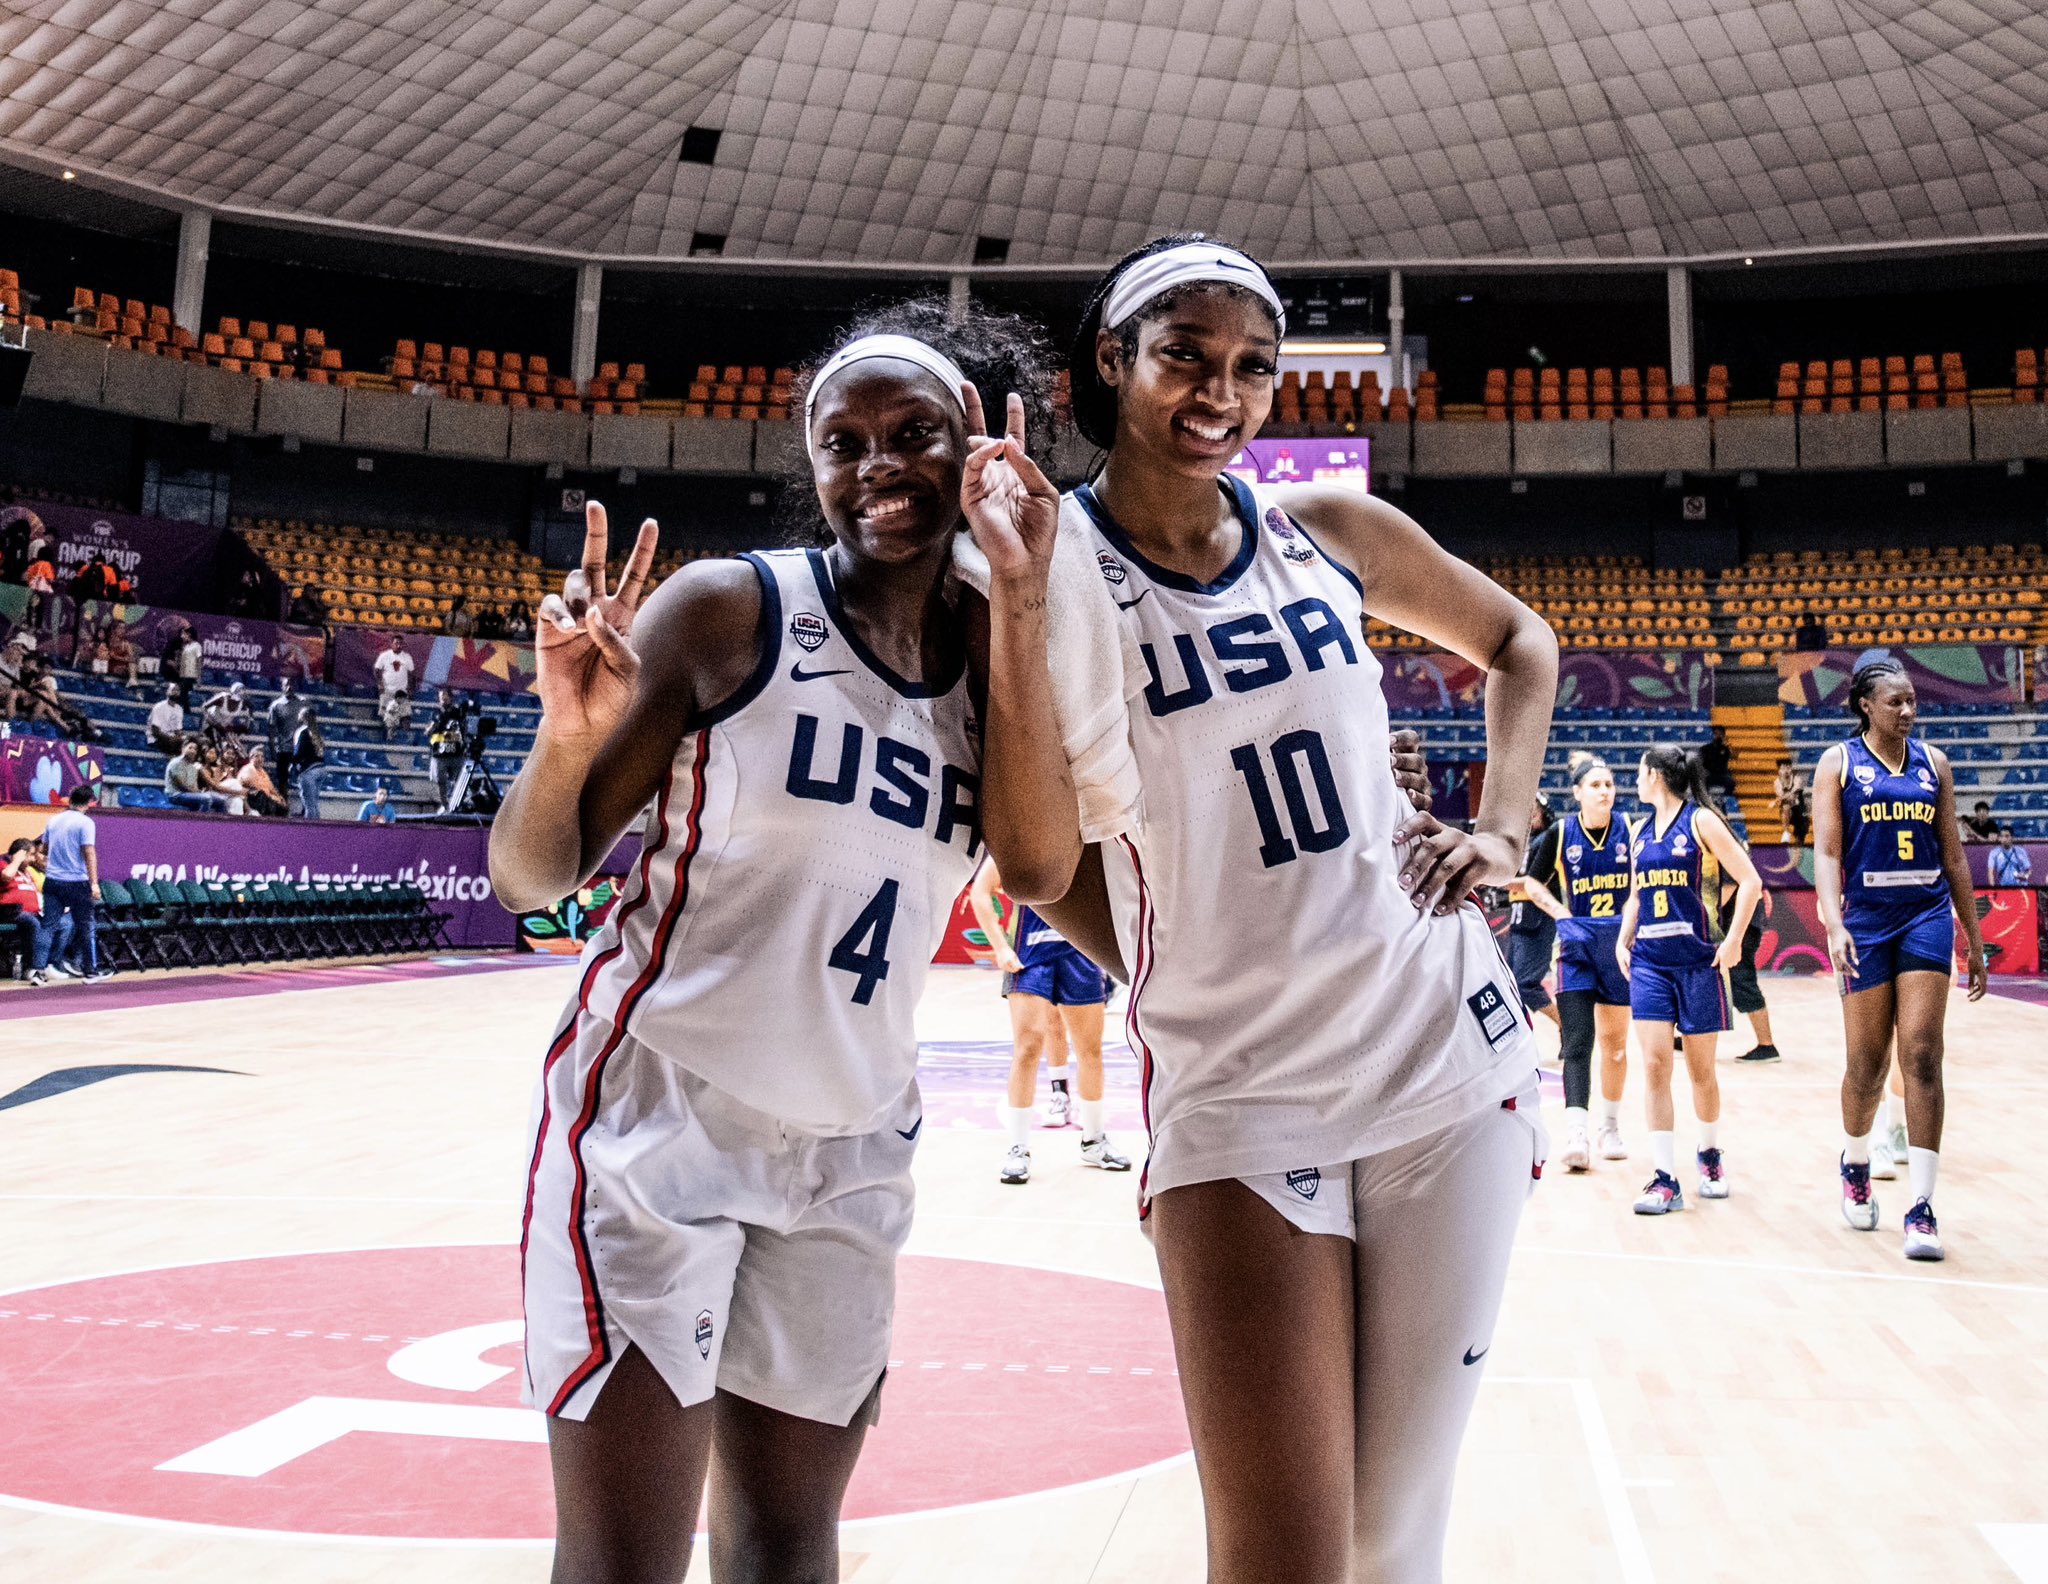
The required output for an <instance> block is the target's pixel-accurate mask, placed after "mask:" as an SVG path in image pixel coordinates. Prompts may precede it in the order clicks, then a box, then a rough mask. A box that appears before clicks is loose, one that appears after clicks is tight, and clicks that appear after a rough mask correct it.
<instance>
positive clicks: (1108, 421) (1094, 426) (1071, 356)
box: [1067, 231, 1273, 451]
mask: <svg viewBox="0 0 2048 1584" xmlns="http://www.w3.org/2000/svg"><path fill="white" fill-rule="evenodd" d="M1219 241H1220V239H1219V238H1217V237H1212V236H1209V235H1207V234H1206V233H1204V232H1201V231H1181V232H1176V233H1175V234H1174V235H1172V236H1163V237H1154V238H1153V239H1152V240H1151V241H1150V242H1147V243H1146V244H1145V245H1144V246H1143V247H1140V248H1133V249H1132V250H1131V251H1130V252H1128V253H1126V254H1125V255H1124V256H1123V257H1122V258H1120V259H1118V260H1117V261H1116V264H1115V266H1114V267H1113V268H1112V269H1111V270H1110V272H1109V273H1108V274H1107V275H1105V276H1103V277H1102V279H1101V280H1099V281H1097V282H1096V284H1095V290H1094V291H1093V292H1092V293H1090V294H1089V297H1088V306H1087V307H1086V308H1085V309H1083V310H1082V313H1081V324H1080V328H1079V329H1077V330H1076V331H1075V332H1074V339H1073V341H1072V342H1071V343H1069V345H1068V347H1067V378H1068V382H1069V384H1070V386H1071V396H1072V401H1073V407H1074V427H1075V428H1076V429H1078V430H1079V431H1080V432H1081V436H1082V438H1083V439H1085V440H1087V441H1088V442H1089V443H1090V444H1091V445H1096V446H1100V447H1101V448H1102V449H1103V450H1105V451H1107V450H1108V449H1109V447H1110V445H1111V443H1112V442H1113V441H1115V439H1116V387H1115V386H1113V385H1110V384H1107V383H1105V382H1104V380H1103V378H1102V372H1101V370H1100V369H1098V368H1097V367H1096V366H1095V341H1096V337H1097V336H1098V335H1099V334H1100V333H1101V331H1102V310H1103V308H1104V306H1105V305H1107V303H1108V302H1109V294H1110V293H1111V292H1112V291H1114V290H1115V289H1116V283H1117V280H1118V278H1119V277H1120V276H1121V275H1122V274H1123V273H1124V271H1125V270H1127V269H1129V268H1130V267H1131V266H1132V265H1133V264H1135V263H1137V262H1138V261H1139V260H1140V259H1146V258H1150V257H1151V256H1152V255H1153V254H1154V253H1164V252H1165V251H1166V250H1167V249H1169V248H1177V247H1185V246H1186V245H1187V244H1189V243H1190V242H1219ZM1221 245H1222V246H1224V247H1228V248H1231V249H1232V251H1234V252H1242V251H1243V250H1242V249H1241V248H1238V247H1236V245H1235V244H1233V243H1228V242H1223V243H1221ZM1245 256H1246V257H1247V258H1250V257H1251V255H1250V254H1246V255H1245ZM1252 262H1253V263H1254V264H1258V260H1257V259H1252ZM1259 272H1260V273H1261V274H1264V273H1265V266H1264V265H1263V264H1259ZM1271 278H1272V277H1271V276H1268V277H1267V279H1268V280H1270V279H1271ZM1203 291H1220V292H1223V293H1225V294H1226V295H1228V296H1231V297H1234V298H1236V299H1237V300H1238V301H1240V302H1247V303H1252V304H1255V305H1256V306H1257V307H1258V310H1259V312H1261V313H1262V314H1264V315H1266V317H1267V318H1268V319H1271V318H1272V315H1273V309H1272V305H1271V304H1269V303H1268V302H1266V301H1265V299H1264V298H1262V297H1260V296H1259V295H1258V294H1257V293H1255V292H1250V291H1247V290H1245V288H1244V287H1242V286H1233V285H1231V284H1230V283H1229V282H1228V281H1190V282H1189V283H1188V284H1187V285H1185V286H1176V287H1173V288H1172V289H1171V290H1169V291H1163V292H1161V293H1160V294H1159V295H1158V296H1157V297H1154V298H1153V299H1152V300H1151V301H1150V302H1148V303H1146V304H1145V306H1144V307H1143V308H1141V309H1139V310H1138V312H1136V313H1135V314H1133V315H1132V316H1131V317H1130V318H1129V319H1127V320H1125V321H1124V323H1123V324H1122V325H1121V326H1120V327H1119V328H1118V331H1117V345H1118V350H1119V352H1120V354H1121V356H1122V359H1123V362H1124V363H1125V364H1126V365H1129V364H1130V363H1131V362H1132V361H1134V360H1135V359H1136V357H1137V355H1138V326H1139V325H1141V324H1143V323H1144V322H1145V321H1146V320H1147V319H1150V318H1153V317H1155V316H1156V315H1159V314H1163V313H1170V312H1171V311H1172V310H1173V309H1174V308H1176V307H1177V306H1179V305H1180V304H1181V303H1183V302H1185V301H1186V300H1187V299H1188V297H1189V296H1191V295H1192V294H1193V293H1195V292H1203Z"/></svg>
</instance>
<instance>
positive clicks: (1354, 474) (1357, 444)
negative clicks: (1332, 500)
mask: <svg viewBox="0 0 2048 1584" xmlns="http://www.w3.org/2000/svg"><path fill="white" fill-rule="evenodd" d="M1226 471H1228V472H1231V473H1234V474H1236V475H1237V476H1238V477H1239V478H1241V479H1243V480H1244V481H1245V482H1246V483H1247V484H1306V483H1309V482H1310V481H1311V480H1318V479H1335V480H1339V481H1341V482H1343V483H1346V484H1350V485H1353V486H1355V487H1357V488H1358V489H1370V488H1371V487H1372V442H1371V441H1370V440H1368V439H1367V438H1366V437H1365V436H1364V435H1329V436H1323V437H1316V438H1310V437H1307V436H1297V437H1293V438H1289V439H1285V440H1254V441H1252V442H1251V443H1250V444H1249V445H1247V446H1246V447H1245V448H1244V449H1243V450H1242V451H1240V452H1238V454H1237V459H1236V460H1235V461H1234V462H1232V463H1231V464H1230V466H1229V468H1228V469H1227V470H1226Z"/></svg>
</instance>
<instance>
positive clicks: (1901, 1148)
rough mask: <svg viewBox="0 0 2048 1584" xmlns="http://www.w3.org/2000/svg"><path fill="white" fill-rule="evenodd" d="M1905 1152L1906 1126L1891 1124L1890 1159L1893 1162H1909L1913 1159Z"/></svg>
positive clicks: (1899, 1123)
mask: <svg viewBox="0 0 2048 1584" xmlns="http://www.w3.org/2000/svg"><path fill="white" fill-rule="evenodd" d="M1906 1150H1907V1143H1906V1124H1905V1123H1903V1122H1894V1123H1893V1124H1892V1159H1893V1160H1895V1161H1903V1160H1911V1159H1912V1158H1913V1157H1912V1156H1911V1155H1909V1154H1907V1153H1906Z"/></svg>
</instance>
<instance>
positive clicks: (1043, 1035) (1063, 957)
mask: <svg viewBox="0 0 2048 1584" xmlns="http://www.w3.org/2000/svg"><path fill="white" fill-rule="evenodd" d="M1002 884H1003V877H1002V875H1001V874H1000V873H999V872H998V871H997V869H996V865H995V860H994V859H993V858H988V859H984V860H983V861H982V865H981V868H980V869H979V870H977V871H976V872H975V876H974V885H973V887H972V889H970V890H969V892H968V894H967V900H968V903H969V905H970V906H971V907H972V908H973V909H974V916H975V918H976V920H977V921H979V923H980V924H981V928H982V933H983V934H985V935H987V936H988V938H989V941H990V943H991V944H992V945H994V947H995V948H996V966H997V967H999V968H1001V969H1002V970H1003V995H1004V996H1005V997H1006V998H1007V999H1008V1001H1009V1004H1010V1028H1011V1033H1012V1041H1013V1043H1012V1056H1011V1059H1010V1085H1009V1089H1008V1092H1007V1093H1006V1094H1005V1095H1004V1097H1003V1106H1002V1119H1003V1132H1004V1134H1005V1135H1006V1136H1007V1138H1008V1140H1009V1142H1008V1146H1007V1148H1006V1149H1005V1151H1004V1154H1003V1168H1002V1181H1004V1182H1006V1183H1012V1184H1017V1183H1026V1182H1029V1181H1030V1180H1031V1142H1030V1141H1031V1117H1032V1110H1031V1103H1032V1100H1033V1099H1034V1098H1035V1097H1036V1094H1037V1089H1038V1062H1039V1058H1040V1056H1042V1055H1044V1054H1045V1053H1046V1051H1047V1050H1048V1048H1055V1049H1058V1048H1063V1049H1065V1050H1067V1051H1070V1052H1071V1053H1072V1055H1073V1057H1074V1067H1075V1071H1076V1073H1077V1076H1078V1080H1079V1083H1080V1089H1081V1092H1080V1095H1079V1096H1078V1098H1079V1101H1080V1112H1081V1118H1080V1120H1081V1164H1082V1165H1084V1166H1096V1167H1100V1168H1101V1169H1102V1170H1104V1171H1129V1170H1130V1169H1131V1161H1130V1157H1129V1156H1127V1155H1122V1154H1119V1153H1118V1152H1117V1150H1116V1148H1115V1146H1113V1145H1112V1144H1111V1143H1110V1141H1109V1132H1108V1130H1107V1129H1106V1128H1105V1126H1104V1125H1103V1110H1104V1101H1103V1098H1102V1023H1103V1012H1104V1009H1105V1008H1106V1007H1107V1006H1108V1005H1109V993H1110V985H1109V975H1108V974H1106V973H1104V972H1103V971H1102V970H1101V969H1100V968H1098V967H1096V966H1095V964H1094V963H1093V962H1091V961H1089V959H1088V958H1087V956H1086V955H1084V954H1083V953H1082V952H1081V951H1080V949H1079V948H1077V947H1075V946H1073V945H1072V944H1070V943H1069V942H1068V940H1067V938H1066V937H1065V936H1064V935H1062V934H1060V932H1059V931H1058V930H1056V929H1054V928H1053V927H1052V925H1050V924H1048V923H1047V922H1046V921H1045V920H1044V919H1042V918H1040V917H1039V916H1038V915H1037V914H1036V913H1034V912H1032V911H1031V909H1030V908H1028V907H1021V906H1020V907H1017V908H1016V911H1015V913H1014V915H1013V919H1012V928H1011V929H1009V930H1007V931H1006V930H1005V929H1004V928H1003V927H1002V921H1001V920H1000V919H999V918H998V917H997V916H996V906H995V894H996V892H997V891H998V890H1000V889H1001V887H1002ZM1057 1070H1058V1069H1055V1071H1057ZM1061 1098H1064V1096H1061ZM1064 1120H1065V1117H1064V1115H1062V1116H1061V1119H1060V1122H1056V1123H1054V1124H1052V1125H1054V1126H1059V1125H1061V1123H1063V1122H1064Z"/></svg>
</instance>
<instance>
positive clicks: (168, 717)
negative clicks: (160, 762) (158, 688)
mask: <svg viewBox="0 0 2048 1584" xmlns="http://www.w3.org/2000/svg"><path fill="white" fill-rule="evenodd" d="M142 734H143V736H144V737H146V738H147V739H148V740H149V746H150V747H152V748H154V749H155V750H156V751H157V752H158V753H160V754H168V755H170V756H171V757H172V758H176V757H177V755H178V752H179V750H181V749H182V748H183V747H184V746H185V705H184V702H183V701H182V700H181V699H180V698H179V697H178V684H177V683H175V682H166V683H165V684H164V696H163V697H162V698H160V699H158V700H157V701H156V703H155V705H154V706H152V707H151V709H150V712H149V719H148V720H147V721H146V722H144V723H143V727H142Z"/></svg>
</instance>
